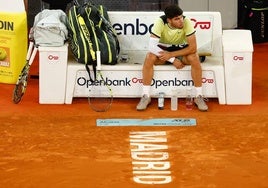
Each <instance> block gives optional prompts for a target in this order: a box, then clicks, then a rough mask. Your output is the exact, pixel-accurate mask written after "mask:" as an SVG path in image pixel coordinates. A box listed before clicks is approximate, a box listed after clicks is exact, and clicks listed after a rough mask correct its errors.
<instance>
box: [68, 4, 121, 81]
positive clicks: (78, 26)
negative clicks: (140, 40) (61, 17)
mask: <svg viewBox="0 0 268 188" xmlns="http://www.w3.org/2000/svg"><path fill="white" fill-rule="evenodd" d="M67 25H68V33H69V44H70V48H71V51H72V53H73V54H74V56H75V58H76V60H77V61H78V62H79V63H83V64H85V67H86V70H87V72H88V73H89V78H90V80H91V81H93V79H92V77H91V76H90V70H89V65H92V67H93V71H94V76H95V78H96V52H97V51H100V52H101V63H102V64H108V65H115V64H117V62H118V61H117V60H118V55H119V51H120V46H119V41H118V38H117V35H116V34H115V32H114V29H113V27H112V25H111V23H110V20H109V17H108V13H107V10H106V9H105V8H104V7H103V6H102V5H98V6H95V5H93V4H92V3H90V2H86V3H84V4H83V5H78V4H75V5H74V6H72V7H71V8H70V9H69V12H68V24H67Z"/></svg>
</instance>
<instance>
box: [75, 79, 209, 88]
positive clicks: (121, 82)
mask: <svg viewBox="0 0 268 188" xmlns="http://www.w3.org/2000/svg"><path fill="white" fill-rule="evenodd" d="M202 83H204V84H214V79H212V78H202ZM76 84H77V85H78V86H81V87H86V88H89V87H90V86H92V85H93V84H94V83H92V82H91V81H90V80H89V79H88V78H85V77H82V76H81V77H79V78H78V79H77V81H76ZM141 84H142V79H141V78H137V77H133V78H127V77H125V78H123V79H109V78H107V77H106V78H105V81H104V82H96V83H95V85H108V86H112V87H133V86H135V85H139V87H140V85H141ZM151 86H152V87H154V88H155V89H157V88H159V87H170V86H194V82H193V80H191V79H178V78H173V79H169V80H160V79H153V80H152V84H151Z"/></svg>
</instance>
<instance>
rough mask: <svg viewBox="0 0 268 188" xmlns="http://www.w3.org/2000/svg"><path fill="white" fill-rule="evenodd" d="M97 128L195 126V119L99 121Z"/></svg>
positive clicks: (97, 121)
mask: <svg viewBox="0 0 268 188" xmlns="http://www.w3.org/2000/svg"><path fill="white" fill-rule="evenodd" d="M96 123H97V126H195V125H196V119H194V118H156V119H155V118H153V119H97V120H96Z"/></svg>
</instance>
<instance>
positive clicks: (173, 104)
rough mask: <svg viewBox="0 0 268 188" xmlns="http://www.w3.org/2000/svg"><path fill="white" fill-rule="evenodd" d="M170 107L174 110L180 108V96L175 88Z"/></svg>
mask: <svg viewBox="0 0 268 188" xmlns="http://www.w3.org/2000/svg"><path fill="white" fill-rule="evenodd" d="M170 109H171V110H172V111H176V110H178V96H177V92H176V91H175V90H174V91H172V93H171V101H170Z"/></svg>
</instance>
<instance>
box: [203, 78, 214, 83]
mask: <svg viewBox="0 0 268 188" xmlns="http://www.w3.org/2000/svg"><path fill="white" fill-rule="evenodd" d="M202 83H204V84H205V83H209V84H213V83H214V79H212V78H202Z"/></svg>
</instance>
